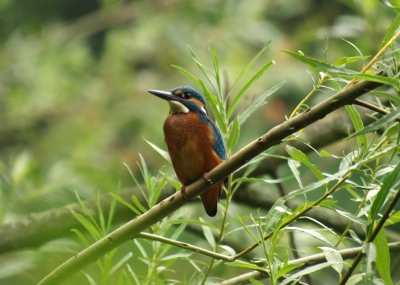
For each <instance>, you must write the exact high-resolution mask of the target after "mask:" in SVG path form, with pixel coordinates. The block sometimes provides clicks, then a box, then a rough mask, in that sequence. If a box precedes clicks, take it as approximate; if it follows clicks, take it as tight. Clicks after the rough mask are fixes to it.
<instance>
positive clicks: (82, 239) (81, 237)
mask: <svg viewBox="0 0 400 285" xmlns="http://www.w3.org/2000/svg"><path fill="white" fill-rule="evenodd" d="M71 232H73V233H75V234H76V235H77V237H78V239H79V240H80V242H81V243H82V244H83V245H84V246H85V247H89V246H90V242H89V241H88V240H87V238H86V237H85V236H84V235H83V234H82V233H81V232H80V231H79V230H77V229H72V230H71ZM0 276H1V275H0Z"/></svg>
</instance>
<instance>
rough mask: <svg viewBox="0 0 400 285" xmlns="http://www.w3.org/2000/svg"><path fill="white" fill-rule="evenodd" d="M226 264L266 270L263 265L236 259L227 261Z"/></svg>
mask: <svg viewBox="0 0 400 285" xmlns="http://www.w3.org/2000/svg"><path fill="white" fill-rule="evenodd" d="M226 265H227V266H232V267H241V268H247V269H253V270H257V271H262V272H265V268H263V267H260V266H257V265H255V264H253V263H248V262H244V261H240V260H236V261H234V262H229V263H226Z"/></svg>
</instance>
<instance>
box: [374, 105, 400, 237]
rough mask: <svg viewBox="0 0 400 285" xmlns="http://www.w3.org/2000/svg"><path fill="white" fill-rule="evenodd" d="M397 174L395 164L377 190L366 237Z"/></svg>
mask: <svg viewBox="0 0 400 285" xmlns="http://www.w3.org/2000/svg"><path fill="white" fill-rule="evenodd" d="M399 109H400V108H399ZM399 172H400V163H399V164H397V166H396V168H395V169H394V170H393V172H392V173H390V174H389V175H387V176H386V177H385V178H384V180H383V184H382V186H381V189H380V190H379V192H378V195H376V198H375V200H374V202H373V204H372V207H371V211H370V213H369V216H368V226H367V236H370V234H371V233H372V230H373V227H374V224H375V219H376V218H377V216H378V214H379V211H380V209H381V208H382V206H383V204H384V202H385V200H386V198H387V196H388V194H389V191H390V188H391V187H392V185H393V184H394V183H395V182H396V180H397V176H398V174H399Z"/></svg>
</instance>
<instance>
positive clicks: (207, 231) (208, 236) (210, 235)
mask: <svg viewBox="0 0 400 285" xmlns="http://www.w3.org/2000/svg"><path fill="white" fill-rule="evenodd" d="M199 219H200V221H201V222H205V221H204V220H203V219H202V218H199ZM201 227H202V229H203V233H204V237H205V238H206V240H207V242H208V244H209V245H210V246H211V248H212V249H215V246H216V242H215V238H214V235H213V233H212V231H211V229H210V227H209V226H204V225H202V226H201Z"/></svg>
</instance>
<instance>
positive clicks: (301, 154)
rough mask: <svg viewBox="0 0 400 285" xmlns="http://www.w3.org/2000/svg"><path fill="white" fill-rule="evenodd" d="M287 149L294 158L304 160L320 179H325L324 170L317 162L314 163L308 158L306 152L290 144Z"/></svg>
mask: <svg viewBox="0 0 400 285" xmlns="http://www.w3.org/2000/svg"><path fill="white" fill-rule="evenodd" d="M285 149H286V151H287V153H288V154H289V155H290V157H291V158H292V159H294V160H296V161H299V162H302V163H303V164H304V165H306V166H307V167H308V168H310V169H311V171H312V172H313V173H314V175H315V176H316V177H317V178H318V179H319V180H321V179H324V175H323V174H322V172H321V171H320V170H319V169H318V167H317V166H316V165H315V164H312V163H311V162H310V161H309V160H308V157H307V155H306V154H305V153H304V152H302V151H301V150H299V149H297V148H294V147H292V146H290V145H286V146H285Z"/></svg>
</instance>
